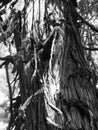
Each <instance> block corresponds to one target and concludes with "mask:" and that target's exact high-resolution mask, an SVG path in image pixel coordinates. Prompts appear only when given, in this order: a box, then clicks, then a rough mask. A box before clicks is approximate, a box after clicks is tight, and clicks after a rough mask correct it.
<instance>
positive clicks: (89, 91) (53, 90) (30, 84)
mask: <svg viewBox="0 0 98 130" xmlns="http://www.w3.org/2000/svg"><path fill="white" fill-rule="evenodd" d="M38 3H39V4H38V5H37V4H36V2H35V3H33V2H32V1H31V2H29V6H30V7H31V5H32V6H33V9H32V10H30V11H31V13H30V16H31V14H32V19H33V20H31V19H29V17H30V16H29V15H28V16H27V17H28V18H27V26H28V30H26V31H27V32H29V31H31V30H32V28H33V31H32V33H31V34H30V35H29V33H27V37H29V36H32V39H33V42H31V46H33V49H32V51H31V52H33V54H32V53H31V52H30V50H29V54H28V52H26V51H25V50H23V49H22V50H19V52H18V53H21V55H23V57H20V59H19V60H18V64H17V71H18V73H19V81H20V95H21V100H22V104H24V103H25V101H26V100H27V99H28V98H29V97H30V96H31V95H32V94H33V97H32V102H30V103H29V105H27V107H26V110H25V114H26V117H24V118H23V117H21V118H20V119H19V121H18V123H17V124H16V126H15V130H16V128H17V129H20V130H22V129H27V130H56V129H65V130H95V129H96V130H97V127H98V125H97V124H98V123H97V118H98V116H97V115H98V111H97V110H98V108H97V99H96V90H95V89H96V88H95V84H94V78H95V77H94V76H95V75H94V73H93V72H92V71H91V70H90V69H89V65H88V64H87V62H86V60H85V55H84V50H83V48H82V45H81V38H80V34H79V30H78V26H77V19H78V17H77V15H76V14H75V12H76V10H75V6H74V5H73V3H72V2H71V0H70V1H69V2H67V1H63V0H62V1H61V0H44V1H42V0H41V1H39V0H38ZM41 3H43V5H42V4H41ZM36 5H37V6H38V9H39V10H38V11H39V13H38V12H36V9H35V8H37V6H36ZM29 6H28V7H29ZM28 7H27V13H28ZM42 7H43V12H42V14H41V8H42ZM49 7H50V8H49ZM29 20H31V23H32V24H30V21H29ZM28 22H29V23H28ZM42 23H44V26H42ZM29 25H30V26H29ZM30 40H31V39H30ZM34 41H35V43H34ZM41 48H42V51H40V50H41ZM28 55H29V56H28ZM32 55H33V56H32ZM30 56H31V57H33V58H29V60H27V61H25V62H24V59H25V60H26V58H27V59H28V57H30ZM40 89H42V91H41V93H40V94H37V96H34V94H35V93H36V92H38V91H39V90H40Z"/></svg>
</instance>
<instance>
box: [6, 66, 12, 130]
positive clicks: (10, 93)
mask: <svg viewBox="0 0 98 130" xmlns="http://www.w3.org/2000/svg"><path fill="white" fill-rule="evenodd" d="M5 70H6V79H7V83H8V87H9V98H10V113H11V115H10V121H9V126H8V130H9V129H10V125H11V123H12V119H13V110H12V89H11V84H10V80H9V73H8V64H6V65H5Z"/></svg>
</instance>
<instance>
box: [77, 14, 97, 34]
mask: <svg viewBox="0 0 98 130" xmlns="http://www.w3.org/2000/svg"><path fill="white" fill-rule="evenodd" d="M77 14H78V13H77ZM78 16H79V19H81V20H82V22H83V23H85V24H86V25H87V26H89V27H90V28H91V29H92V30H93V31H95V32H98V28H97V27H96V26H94V25H92V24H91V23H89V22H88V21H86V20H85V19H84V18H83V17H82V16H80V14H78Z"/></svg>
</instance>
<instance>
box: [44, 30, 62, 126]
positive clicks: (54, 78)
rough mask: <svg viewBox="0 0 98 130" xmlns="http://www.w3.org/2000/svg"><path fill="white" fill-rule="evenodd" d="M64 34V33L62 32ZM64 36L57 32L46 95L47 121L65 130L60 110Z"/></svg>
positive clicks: (46, 74)
mask: <svg viewBox="0 0 98 130" xmlns="http://www.w3.org/2000/svg"><path fill="white" fill-rule="evenodd" d="M62 32H63V31H62ZM62 45H63V36H62V35H61V33H60V32H59V31H55V33H54V39H53V41H52V46H51V53H50V60H49V68H48V70H47V72H46V73H45V75H44V77H43V79H44V94H45V107H46V112H47V114H46V119H47V121H48V123H50V124H52V125H54V126H56V127H58V128H63V125H64V115H63V113H62V111H61V110H60V109H61V108H60V106H61V105H60V100H59V95H60V90H61V88H60V77H61V76H60V62H61V55H62V49H63V48H62Z"/></svg>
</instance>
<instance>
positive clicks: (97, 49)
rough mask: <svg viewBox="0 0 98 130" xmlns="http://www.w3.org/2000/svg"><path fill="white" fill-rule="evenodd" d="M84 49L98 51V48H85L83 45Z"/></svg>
mask: <svg viewBox="0 0 98 130" xmlns="http://www.w3.org/2000/svg"><path fill="white" fill-rule="evenodd" d="M82 47H83V49H85V50H89V51H98V48H91V47H85V46H83V45H82Z"/></svg>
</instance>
